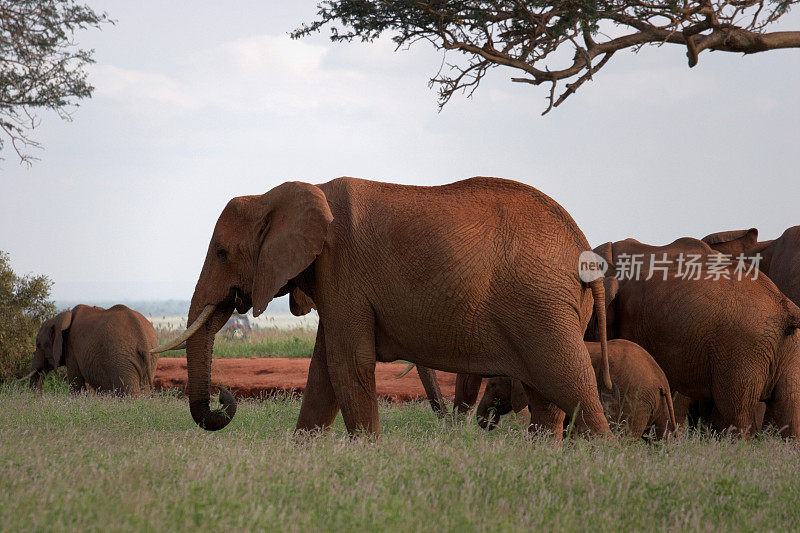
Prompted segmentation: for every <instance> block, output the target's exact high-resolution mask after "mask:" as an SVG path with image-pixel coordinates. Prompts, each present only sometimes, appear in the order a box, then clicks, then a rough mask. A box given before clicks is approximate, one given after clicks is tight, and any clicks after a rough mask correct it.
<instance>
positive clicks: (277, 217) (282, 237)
mask: <svg viewBox="0 0 800 533" xmlns="http://www.w3.org/2000/svg"><path fill="white" fill-rule="evenodd" d="M264 199H265V200H266V202H267V204H268V206H269V211H268V212H267V213H266V215H265V219H264V220H263V221H262V222H263V224H264V225H263V227H262V229H261V231H260V232H259V238H260V241H261V245H260V249H259V253H258V262H257V265H256V272H255V277H254V279H253V316H259V315H260V314H261V313H263V312H264V310H265V309H266V308H267V304H269V302H270V301H272V299H273V298H274V297H275V295H276V294H277V293H278V291H279V290H280V289H281V287H283V286H284V285H286V283H287V282H288V281H289V280H290V279H292V278H294V277H296V276H297V275H298V274H300V273H301V272H302V271H303V270H305V269H306V268H308V266H309V265H311V263H313V262H314V259H316V258H317V256H318V255H319V254H320V253H321V252H322V247H323V246H324V244H325V240H326V239H327V235H328V227H329V226H330V223H331V222H332V221H333V215H332V214H331V210H330V207H329V206H328V201H327V199H326V198H325V194H324V193H323V192H322V191H321V190H320V189H319V187H315V186H314V185H310V184H308V183H301V182H296V181H293V182H288V183H284V184H283V185H279V186H277V187H275V188H274V189H272V190H271V191H269V192H268V193H266V194H265V195H264Z"/></svg>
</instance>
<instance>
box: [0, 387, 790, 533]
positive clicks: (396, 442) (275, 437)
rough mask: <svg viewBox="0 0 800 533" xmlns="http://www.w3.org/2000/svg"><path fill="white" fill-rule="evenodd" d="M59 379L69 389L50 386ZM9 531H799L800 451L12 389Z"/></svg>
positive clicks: (6, 496) (4, 434)
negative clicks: (211, 417) (216, 409)
mask: <svg viewBox="0 0 800 533" xmlns="http://www.w3.org/2000/svg"><path fill="white" fill-rule="evenodd" d="M48 390H51V391H52V390H53V389H52V388H48ZM0 403H1V404H2V405H3V409H2V410H0V492H1V493H2V494H3V498H2V503H0V529H2V530H6V531H23V530H26V531H27V530H48V531H52V530H56V531H60V530H84V529H86V530H100V529H103V530H105V529H109V528H110V529H112V530H122V531H134V530H194V529H195V528H197V527H202V528H203V529H204V530H231V529H245V530H263V529H270V530H274V529H278V530H295V531H306V530H362V531H363V530H373V529H377V530H413V531H419V530H430V529H435V530H445V531H453V530H460V529H467V530H482V529H483V530H485V529H498V530H528V529H531V528H535V529H544V528H548V529H553V530H561V531H564V530H578V529H599V530H609V531H610V530H618V529H624V530H630V529H633V530H652V529H666V528H680V529H682V530H683V529H689V530H718V529H721V530H725V529H732V530H751V531H755V530H787V529H794V528H796V527H797V523H798V520H800V453H798V447H797V445H796V444H795V443H786V442H783V441H781V440H779V439H776V438H774V436H767V437H763V438H759V439H756V440H754V441H751V442H738V441H730V440H725V439H719V440H718V439H714V438H711V437H709V436H707V435H697V434H695V435H690V436H688V437H682V438H678V439H675V440H673V441H672V442H670V443H668V444H654V445H647V444H644V443H624V444H620V445H614V444H610V443H605V442H596V441H592V440H588V439H584V438H575V439H571V440H570V441H568V442H567V443H565V444H564V445H563V446H561V447H556V446H553V445H552V444H550V443H549V442H548V441H546V440H542V439H536V438H533V439H530V438H526V437H525V436H524V433H523V432H522V431H521V428H520V427H519V426H517V425H515V424H514V421H513V420H510V419H509V420H507V421H504V422H503V425H501V427H500V428H499V429H498V430H496V431H494V432H491V433H487V432H484V431H482V430H480V429H479V428H478V427H477V426H476V425H475V424H474V422H472V421H468V422H466V423H460V424H453V423H449V422H443V421H440V420H437V419H436V418H434V416H433V414H432V413H431V412H430V410H429V408H428V407H427V406H425V405H423V404H408V405H404V406H388V405H382V407H381V424H382V429H383V436H382V438H381V439H380V440H379V441H377V442H369V441H366V440H355V441H351V440H349V439H348V438H347V437H346V435H345V432H344V430H343V427H342V423H341V418H339V419H337V422H336V424H335V428H334V431H333V432H332V433H331V434H329V435H327V436H323V437H320V438H317V439H313V440H310V441H306V442H296V441H295V440H294V439H293V437H292V429H293V427H294V423H295V420H296V417H297V413H298V410H299V403H298V402H297V401H295V400H291V399H273V400H270V401H265V402H243V403H242V404H240V406H239V412H238V413H237V415H236V418H235V419H234V420H233V422H232V423H231V425H230V426H229V427H228V428H226V429H225V430H223V431H221V432H218V433H213V434H212V433H206V432H203V431H201V430H199V429H197V427H195V425H194V423H193V422H192V420H191V417H190V416H189V409H188V406H187V404H186V402H185V400H183V399H179V398H175V397H173V396H171V395H168V394H162V395H157V396H154V397H150V398H141V399H131V398H125V399H113V398H106V397H98V396H95V395H91V394H90V395H82V396H69V395H68V394H64V393H63V392H57V391H56V392H45V394H44V395H42V396H36V395H34V394H32V393H30V392H28V391H26V390H24V389H21V388H16V387H15V388H11V387H4V388H1V389H0Z"/></svg>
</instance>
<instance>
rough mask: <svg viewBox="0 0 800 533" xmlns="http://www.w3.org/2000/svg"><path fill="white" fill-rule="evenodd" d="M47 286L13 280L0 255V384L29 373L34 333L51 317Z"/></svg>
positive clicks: (44, 281) (36, 279)
mask: <svg viewBox="0 0 800 533" xmlns="http://www.w3.org/2000/svg"><path fill="white" fill-rule="evenodd" d="M51 285H52V282H51V281H50V279H49V278H48V277H47V276H31V275H26V276H23V277H20V276H17V275H16V274H14V271H13V270H11V265H10V259H9V256H8V254H7V253H5V252H2V251H0V381H5V380H8V379H11V378H14V377H19V376H22V375H24V374H25V373H26V372H27V371H28V370H29V367H30V362H31V358H32V356H33V350H34V348H35V338H36V333H37V332H38V331H39V327H40V326H41V325H42V322H43V321H44V320H46V319H48V318H49V317H51V316H52V315H54V314H55V305H54V304H53V302H52V301H50V286H51Z"/></svg>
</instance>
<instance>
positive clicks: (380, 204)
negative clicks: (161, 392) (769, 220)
mask: <svg viewBox="0 0 800 533" xmlns="http://www.w3.org/2000/svg"><path fill="white" fill-rule="evenodd" d="M754 258H756V259H754ZM759 260H760V262H759ZM698 261H699V262H700V263H702V264H704V265H708V268H707V272H702V274H697V275H695V271H693V270H691V268H690V267H694V266H696V265H697V264H698ZM587 268H588V271H589V272H590V273H592V275H586V271H587ZM798 270H800V226H798V227H795V228H791V229H789V230H787V232H786V233H785V234H784V235H783V236H782V237H781V238H779V239H777V240H775V241H769V242H759V241H758V240H757V231H756V230H748V231H742V232H726V233H719V234H714V235H710V236H708V237H706V238H705V239H703V240H696V239H690V238H682V239H678V240H677V241H675V242H674V243H672V244H670V245H667V246H648V245H645V244H642V243H639V242H637V241H635V240H632V239H628V240H625V241H619V242H615V243H607V244H604V245H601V246H599V247H597V248H596V249H594V251H592V250H591V248H590V246H589V244H588V242H587V240H586V237H585V236H584V234H583V233H582V232H581V230H580V229H579V228H578V226H577V224H576V223H575V222H574V220H573V219H572V218H571V217H570V215H569V214H568V213H567V212H566V211H565V210H564V209H563V208H562V207H561V206H560V205H558V204H557V203H556V202H555V201H554V200H552V199H551V198H549V197H548V196H546V195H545V194H543V193H541V192H540V191H538V190H536V189H534V188H532V187H529V186H527V185H524V184H521V183H517V182H514V181H509V180H502V179H496V178H472V179H468V180H463V181H459V182H455V183H452V184H448V185H443V186H436V187H419V186H407V185H397V184H390V183H382V182H373V181H367V180H360V179H354V178H339V179H335V180H333V181H330V182H328V183H324V184H321V185H311V184H307V183H301V182H287V183H284V184H282V185H279V186H278V187H275V188H274V189H272V190H270V191H268V192H267V193H265V194H263V195H259V196H243V197H237V198H233V199H232V200H231V201H230V202H229V203H228V204H227V206H226V207H225V208H224V210H223V211H222V214H221V215H220V216H219V219H218V220H217V223H216V226H215V228H214V231H213V234H212V237H211V241H210V243H209V246H208V252H207V254H206V258H205V262H204V264H203V267H202V271H201V273H200V277H199V279H198V281H197V285H196V288H195V291H194V294H193V296H192V300H191V305H190V309H189V315H188V323H189V324H190V326H189V327H188V328H187V330H186V331H185V332H184V333H183V334H182V335H181V336H180V337H179V338H178V339H176V340H175V341H173V342H171V343H169V344H167V345H164V346H160V347H157V348H155V344H156V343H155V334H154V333H153V332H152V327H151V326H149V324H147V326H145V325H144V324H142V320H144V319H143V318H142V320H139V319H138V318H137V317H136V316H135V315H136V314H135V313H133V312H132V311H130V310H127V309H126V308H122V306H116V307H114V308H111V309H109V310H107V311H105V310H97V309H96V308H94V309H93V308H86V307H85V306H79V307H78V308H75V309H73V310H72V311H71V312H67V316H62V315H64V314H63V313H62V315H59V316H58V317H56V318H55V319H52V320H51V321H48V322H47V323H45V325H44V326H43V327H42V332H40V335H39V338H38V339H37V351H36V356H35V361H34V369H33V370H34V371H35V373H34V376H33V377H32V378H31V382H32V383H34V382H36V381H38V382H40V381H41V379H40V378H41V373H42V371H43V370H46V369H49V368H51V367H56V366H58V365H59V364H66V365H67V370H68V374H69V376H70V379H71V380H73V378H74V381H75V383H77V384H78V385H80V384H82V382H83V381H84V380H85V381H86V382H87V383H90V384H92V386H94V384H93V382H95V381H96V380H97V379H99V378H98V377H97V376H99V375H100V374H102V373H103V365H104V364H110V365H113V366H116V367H117V368H118V369H119V374H120V377H119V378H118V379H117V381H114V382H113V383H112V382H108V381H105V382H102V384H101V385H100V387H101V388H104V389H105V388H119V387H120V385H119V384H120V383H121V382H122V381H121V380H122V379H123V378H122V377H121V376H122V375H124V376H125V378H124V379H125V380H126V381H125V383H130V384H131V385H130V390H131V391H135V390H139V389H142V388H144V386H145V385H146V383H147V380H148V379H149V380H150V382H152V372H153V369H154V366H155V363H154V361H155V359H154V357H155V354H157V353H160V352H163V351H166V350H169V349H173V348H176V347H177V346H179V345H182V344H183V343H185V345H186V355H187V368H188V384H187V391H186V392H187V395H188V397H189V404H190V410H191V414H192V417H193V418H194V420H195V422H196V423H197V424H198V425H199V426H200V427H202V428H205V429H207V430H219V429H222V428H224V427H225V426H226V425H227V424H228V423H229V422H230V420H231V419H232V417H233V416H234V414H235V411H236V401H235V399H234V398H233V396H232V395H231V394H230V392H228V391H227V390H226V389H224V388H221V387H220V403H221V407H220V408H218V409H212V408H211V406H210V395H211V357H212V353H213V348H214V336H215V334H216V333H217V332H218V331H219V330H220V329H221V328H222V327H223V326H224V324H225V323H226V322H227V320H228V319H229V318H230V316H231V314H232V313H233V311H234V310H236V311H238V312H239V313H246V312H247V311H248V310H250V309H251V308H252V311H253V315H254V316H258V315H260V314H261V313H263V312H264V310H265V309H266V307H267V304H268V303H269V302H270V301H271V300H272V299H273V298H275V297H278V296H282V295H286V294H288V295H289V299H290V309H291V311H292V313H294V314H296V315H302V314H306V313H308V312H310V311H311V309H312V308H313V309H316V310H317V312H318V314H319V327H318V330H317V337H316V343H315V346H314V353H313V356H312V360H311V364H310V368H309V375H308V382H307V385H306V389H305V393H304V395H303V400H302V406H301V409H300V415H299V418H298V421H297V426H296V431H298V432H302V431H320V430H326V429H327V428H329V427H330V425H331V424H332V422H333V420H334V418H335V417H336V415H337V413H338V412H339V411H341V413H342V417H343V419H344V423H345V426H346V427H347V430H348V432H349V433H351V434H356V433H359V432H366V433H367V434H371V435H377V434H379V433H380V426H379V420H378V400H377V395H376V390H375V364H376V361H383V362H389V361H396V360H400V359H402V360H406V361H410V362H412V363H414V364H416V365H417V368H418V371H419V372H420V376H421V377H422V378H423V382H424V383H425V385H426V390H428V392H429V396H430V398H431V400H432V405H433V406H434V408H435V409H438V410H440V411H443V409H444V404H443V403H442V401H441V395H440V393H438V384H437V383H436V378H435V374H434V373H433V371H432V369H437V370H443V371H447V372H453V373H457V374H458V378H457V387H456V403H455V409H456V411H459V412H464V411H465V410H467V409H470V408H472V407H473V406H474V405H475V403H476V401H477V396H478V391H479V388H480V386H481V380H482V378H490V379H489V382H488V384H487V387H486V393H485V395H484V398H483V400H482V402H481V404H480V405H479V407H478V417H479V421H480V422H481V424H482V425H484V426H486V427H491V426H493V425H494V424H495V423H496V421H497V417H499V416H500V415H502V414H504V413H505V412H508V411H510V410H515V411H521V410H523V409H524V408H526V407H527V410H528V412H529V414H530V426H529V427H530V428H531V430H535V431H542V432H547V433H549V434H550V435H552V437H553V438H554V439H556V440H560V439H561V438H562V433H563V428H564V424H565V420H566V418H567V415H569V416H570V417H572V423H573V424H574V425H575V427H576V428H577V429H578V430H579V431H587V432H590V433H592V434H595V435H598V436H602V437H609V438H611V437H612V434H611V431H610V426H609V421H608V419H609V418H611V419H612V420H620V421H623V422H624V424H625V425H626V427H627V429H628V430H629V431H630V432H631V433H632V434H633V435H634V436H640V435H642V434H644V433H646V432H647V430H648V429H649V428H654V430H655V432H656V433H657V434H659V435H663V434H665V433H667V432H668V431H669V430H670V429H674V428H675V427H676V416H675V413H674V412H673V411H674V409H673V401H672V393H673V392H675V393H680V395H682V396H683V397H685V398H686V400H687V402H698V403H702V405H703V406H704V407H705V408H706V409H707V411H708V413H709V414H708V416H709V417H710V421H711V422H712V423H713V425H714V427H715V428H717V429H719V430H734V431H736V432H738V433H741V434H743V435H744V436H748V435H750V434H752V433H753V432H754V431H755V430H756V428H759V427H761V421H760V420H758V418H759V417H763V423H764V424H771V425H773V426H775V427H777V428H778V429H779V430H780V432H781V434H782V435H784V436H786V437H797V436H800V334H798V333H797V329H798V328H800V309H798V306H797V304H800V272H798ZM603 272H604V274H605V275H603ZM687 272H688V273H690V274H691V275H687ZM776 285H777V286H776ZM104 314H105V315H104ZM117 315H119V316H120V318H116V317H117ZM122 315H125V318H121V317H122ZM139 316H141V315H139ZM112 318H116V321H115V322H114V324H116V325H115V326H113V327H112V326H104V325H103V323H102V322H101V321H102V320H104V319H107V320H111V319H112ZM144 322H146V321H144ZM148 327H149V329H148ZM111 337H114V338H116V337H124V338H125V342H124V346H123V347H119V345H115V346H116V347H115V349H113V350H112V348H111V346H110V345H109V344H104V343H105V342H106V341H107V339H109V338H111ZM82 339H92V340H86V341H82ZM608 339H612V340H608ZM40 342H41V344H40ZM81 342H82V344H83V347H81ZM56 345H57V346H58V348H56ZM67 345H69V346H70V349H69V350H66V351H65V347H66V346H67ZM73 347H75V348H74V350H75V355H74V356H73V358H72V359H71V358H70V354H71V351H72V350H73ZM82 351H83V352H92V351H99V352H102V353H105V354H107V356H106V359H105V360H104V361H103V362H102V363H98V362H97V361H95V362H94V363H92V364H85V365H82V364H81V363H80V360H79V357H78V353H81V352H82ZM51 352H52V355H48V354H50V353H51ZM71 360H72V361H73V362H72V363H70V361H71ZM98 383H99V382H98ZM127 386H128V385H126V387H127Z"/></svg>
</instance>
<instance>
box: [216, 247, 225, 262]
mask: <svg viewBox="0 0 800 533" xmlns="http://www.w3.org/2000/svg"><path fill="white" fill-rule="evenodd" d="M217 259H219V260H220V261H225V260H226V259H228V250H226V249H225V248H217Z"/></svg>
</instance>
